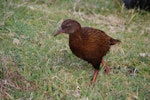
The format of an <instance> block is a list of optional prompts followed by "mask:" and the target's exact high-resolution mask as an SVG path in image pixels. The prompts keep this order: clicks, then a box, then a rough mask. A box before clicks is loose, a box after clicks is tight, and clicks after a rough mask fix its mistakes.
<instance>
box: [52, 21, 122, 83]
mask: <svg viewBox="0 0 150 100" xmlns="http://www.w3.org/2000/svg"><path fill="white" fill-rule="evenodd" d="M62 33H64V34H68V35H69V47H70V49H71V51H72V53H73V54H74V55H76V56H77V57H78V58H80V59H83V60H85V61H87V62H88V63H90V64H91V65H92V66H93V67H94V74H93V77H92V80H91V83H90V86H92V85H93V84H94V83H95V81H96V78H97V75H98V73H99V71H100V69H101V67H100V65H102V66H103V67H104V69H105V72H106V73H109V71H110V69H109V67H108V66H105V62H104V60H103V57H104V56H105V55H106V54H107V52H108V51H109V50H110V47H111V45H115V44H117V43H120V42H121V41H120V40H118V39H114V38H112V37H110V36H108V35H107V34H106V33H105V32H104V31H102V30H99V29H96V28H92V27H82V26H81V24H80V23H79V22H78V21H76V20H73V19H66V20H64V21H63V22H62V24H61V27H60V29H58V31H56V32H55V33H54V36H57V35H59V34H62Z"/></svg>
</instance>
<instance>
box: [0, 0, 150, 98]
mask: <svg viewBox="0 0 150 100" xmlns="http://www.w3.org/2000/svg"><path fill="white" fill-rule="evenodd" d="M116 1H119V0H108V1H106V0H31V1H30V0H1V1H0V12H1V13H0V85H1V90H0V98H2V99H3V100H6V99H32V100H46V99H48V100H50V99H52V100H57V99H58V100H59V99H60V100H134V99H135V100H136V99H138V100H148V99H149V97H150V68H149V67H150V56H149V55H150V13H149V12H145V11H136V10H127V9H125V8H124V7H123V6H122V4H121V5H120V4H119V3H116ZM67 18H72V19H75V20H78V21H79V22H80V23H81V25H82V26H91V27H95V28H98V29H101V30H104V31H105V32H106V33H107V34H109V35H110V36H112V37H114V38H118V39H120V40H121V41H122V43H121V44H119V45H116V46H113V47H112V48H111V50H110V52H109V53H108V54H107V55H106V56H105V58H104V59H105V60H106V61H107V63H108V64H109V66H111V67H112V68H113V69H112V71H111V75H105V74H104V73H103V71H101V72H100V73H99V75H98V78H97V81H96V83H95V85H94V86H93V87H92V88H89V83H90V79H91V78H92V75H93V71H94V69H93V68H92V65H90V64H88V63H87V62H85V61H82V60H80V59H79V58H77V57H75V56H74V55H73V54H72V52H71V51H70V49H69V47H68V36H67V35H60V36H57V37H53V33H54V32H55V31H56V30H57V29H58V28H59V27H60V24H61V22H62V21H63V20H64V19H67ZM141 53H145V54H146V56H143V57H142V56H140V54H141ZM133 69H136V70H137V71H135V72H131V71H132V70H133Z"/></svg>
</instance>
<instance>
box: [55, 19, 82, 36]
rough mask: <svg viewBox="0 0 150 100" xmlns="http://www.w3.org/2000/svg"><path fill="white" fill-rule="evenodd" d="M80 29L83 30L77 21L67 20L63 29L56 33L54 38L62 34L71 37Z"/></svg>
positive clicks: (62, 25) (63, 24)
mask: <svg viewBox="0 0 150 100" xmlns="http://www.w3.org/2000/svg"><path fill="white" fill-rule="evenodd" d="M80 29H81V25H80V24H79V23H78V22H77V21H75V20H72V19H67V20H65V21H63V23H62V24H61V28H60V29H59V30H58V31H57V32H56V33H54V36H56V35H58V34H61V33H67V34H69V35H71V34H74V33H76V32H77V31H78V30H80Z"/></svg>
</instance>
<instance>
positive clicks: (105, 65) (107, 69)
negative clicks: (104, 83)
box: [101, 59, 110, 74]
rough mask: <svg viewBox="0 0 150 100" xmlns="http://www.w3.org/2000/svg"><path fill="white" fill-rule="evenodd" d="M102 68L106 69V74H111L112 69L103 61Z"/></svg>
mask: <svg viewBox="0 0 150 100" xmlns="http://www.w3.org/2000/svg"><path fill="white" fill-rule="evenodd" d="M101 64H102V66H103V67H104V71H105V73H106V74H109V72H110V68H109V66H108V65H107V64H105V61H104V60H103V59H102V62H101Z"/></svg>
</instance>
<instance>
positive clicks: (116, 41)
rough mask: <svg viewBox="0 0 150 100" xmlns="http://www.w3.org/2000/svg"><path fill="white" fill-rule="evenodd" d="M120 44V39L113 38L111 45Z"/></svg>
mask: <svg viewBox="0 0 150 100" xmlns="http://www.w3.org/2000/svg"><path fill="white" fill-rule="evenodd" d="M120 42H121V41H120V40H118V39H113V38H111V39H110V45H115V44H117V43H120Z"/></svg>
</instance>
